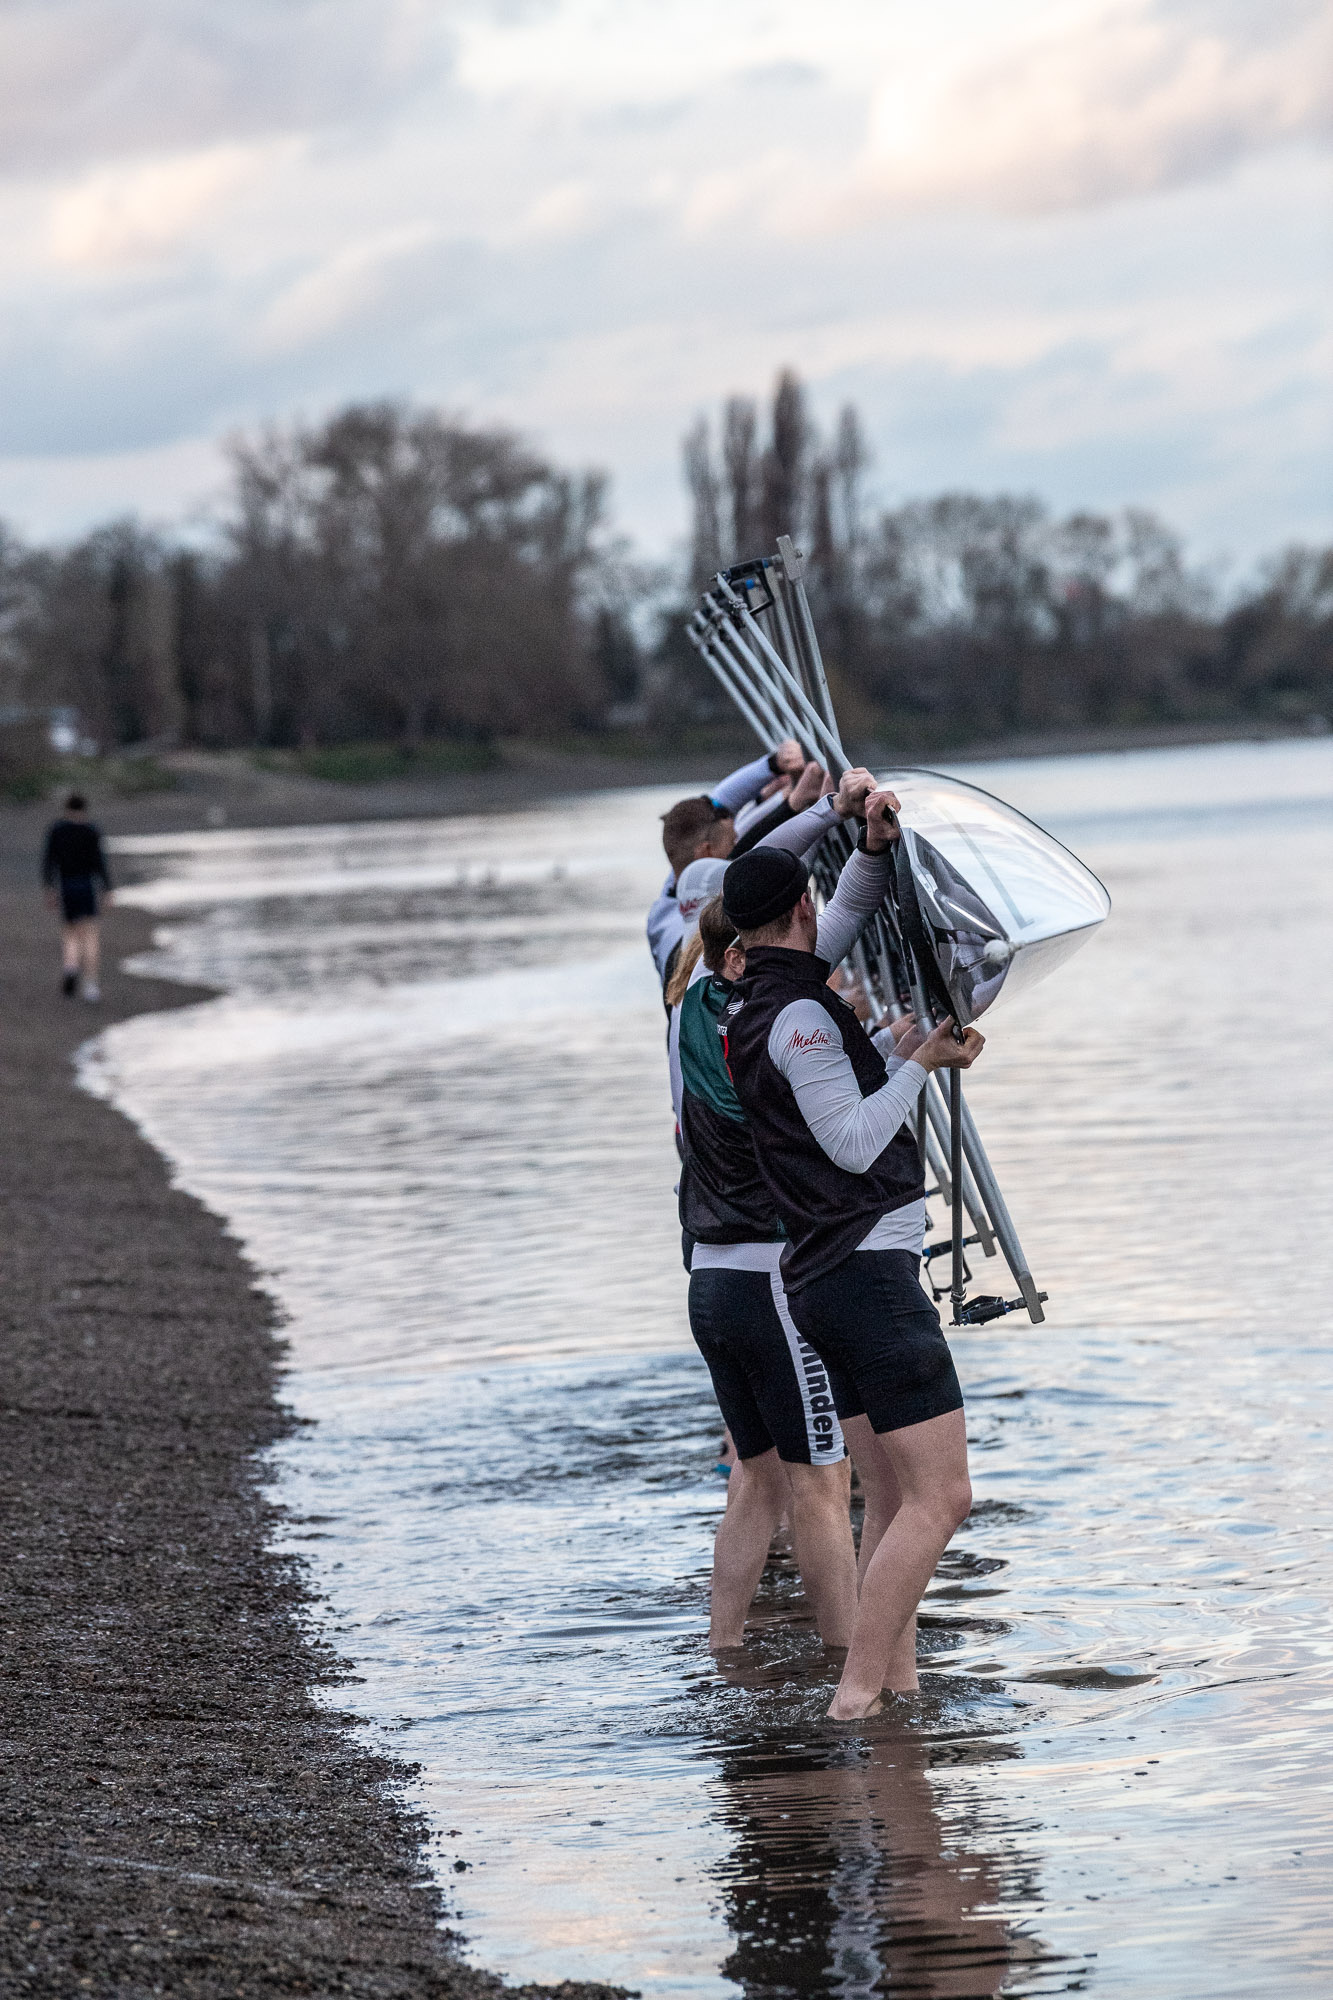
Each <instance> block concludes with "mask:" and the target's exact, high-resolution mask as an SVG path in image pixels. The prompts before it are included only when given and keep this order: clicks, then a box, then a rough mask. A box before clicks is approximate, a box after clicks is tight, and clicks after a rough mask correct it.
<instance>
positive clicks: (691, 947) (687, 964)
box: [663, 931, 702, 1007]
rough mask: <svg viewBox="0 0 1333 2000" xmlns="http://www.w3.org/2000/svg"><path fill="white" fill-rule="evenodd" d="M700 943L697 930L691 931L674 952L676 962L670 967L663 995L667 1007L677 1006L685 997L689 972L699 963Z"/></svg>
mask: <svg viewBox="0 0 1333 2000" xmlns="http://www.w3.org/2000/svg"><path fill="white" fill-rule="evenodd" d="M701 945H702V940H701V938H700V936H699V933H698V931H691V932H690V934H689V936H688V937H687V938H685V939H683V940H682V942H681V947H680V950H679V951H678V952H677V953H676V962H675V964H674V965H673V966H672V968H671V977H670V979H668V981H667V983H666V992H665V994H664V995H663V998H664V999H665V1000H666V1003H667V1006H668V1007H679V1005H680V1003H681V1001H682V1000H683V999H684V998H685V989H686V987H687V986H688V985H689V983H690V974H691V973H692V972H693V970H694V968H695V966H696V965H697V964H698V963H699V952H700V948H701Z"/></svg>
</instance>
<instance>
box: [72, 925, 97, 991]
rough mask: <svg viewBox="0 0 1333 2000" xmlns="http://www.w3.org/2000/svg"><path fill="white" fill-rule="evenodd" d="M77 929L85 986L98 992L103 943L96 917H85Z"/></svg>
mask: <svg viewBox="0 0 1333 2000" xmlns="http://www.w3.org/2000/svg"><path fill="white" fill-rule="evenodd" d="M77 929H78V932H79V958H80V963H81V967H82V971H83V979H84V984H85V986H91V987H92V989H93V991H94V992H96V990H97V973H98V968H99V965H100V963H101V941H100V939H99V937H98V926H97V919H96V917H83V918H81V919H80V921H79V923H78V925H77Z"/></svg>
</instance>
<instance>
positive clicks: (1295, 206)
mask: <svg viewBox="0 0 1333 2000" xmlns="http://www.w3.org/2000/svg"><path fill="white" fill-rule="evenodd" d="M1327 15H1328V9H1327V7H1326V6H1325V5H1324V4H1323V0H932V4H930V5H928V6H923V5H922V4H921V0H814V4H812V0H225V4H223V0H0V230H2V231H3V240H4V248H5V256H4V259H3V264H0V293H2V294H3V313H2V315H0V344H2V348H3V367H4V394H3V397H0V517H5V518H7V519H8V520H9V521H10V522H11V523H12V524H13V525H14V526H16V527H17V528H19V529H20V530H22V531H25V532H27V533H31V534H41V535H49V534H67V533H72V532H74V531H76V530H77V529H79V528H80V527H82V526H83V525H85V524H86V523H88V522H90V521H92V520H95V519H99V518H102V517H104V516H106V515H107V514H110V513H115V512H123V511H126V510H128V509H137V510H138V511H140V512H141V513H143V514H144V515H145V516H147V517H148V518H149V519H153V520H156V521H160V522H170V521H173V520H176V519H180V518H182V517H184V516H186V515H188V514H190V513H191V512H192V511H197V510H198V509H199V508H200V507H201V506H206V505H207V503H208V502H209V500H210V497H211V496H215V495H216V493H217V491H218V489H219V483H220V477H221V474H220V460H219V458H218V455H217V444H216V441H217V440H218V439H219V438H220V437H221V436H223V435H224V434H225V433H226V432H227V431H229V430H231V429H233V428H235V427H237V426H243V425H251V424H255V423H257V422H259V421H262V420H263V419H265V418H268V417H273V416H291V415H295V414H302V415H305V416H315V415H318V414H319V413H320V412H322V411H323V410H326V409H328V408H329V407H331V406H333V405H334V404H336V403H338V402H340V401H343V400H347V399H349V398H353V397H372V396H381V395H386V394H388V395H398V396H409V397H413V398H416V399H421V400H429V401H431V402H435V403H439V404H442V405H444V406H445V407H447V408H449V409H452V410H455V411H459V412H464V413H467V414H469V415H471V416H474V417H477V418H484V419H503V420H505V421H508V422H512V423H515V424H518V425H521V426H522V427H524V428H525V429H528V430H530V431H532V432H533V433H535V434H536V435H537V436H538V438H539V439H540V440H541V441H542V442H543V444H544V445H545V446H546V447H547V448H548V449H549V450H551V451H552V452H553V453H556V454H558V455H559V456H560V457H562V458H564V459H567V460H571V461H574V462H577V463H593V464H599V465H603V466H605V467H607V468H608V469H609V471H610V472H611V473H612V475H613V479H614V494H615V503H616V509H617V513H618V516H619V518H620V519H621V521H622V522H623V523H624V524H625V525H626V526H627V527H628V528H629V529H630V530H631V531H632V532H633V533H634V535H635V536H636V537H637V538H638V541H639V543H640V546H641V547H642V548H643V549H645V550H647V551H653V552H659V551H661V550H662V549H664V548H665V547H666V546H667V545H668V544H669V543H670V542H671V541H672V540H673V538H677V537H679V535H680V534H681V532H682V528H683V504H682V499H681V494H680V481H679V470H678V463H679V457H678V441H679V437H680V433H681V431H682V430H683V428H684V427H685V426H686V424H687V423H688V422H689V421H690V419H691V418H692V417H693V416H694V415H695V414H696V413H697V412H698V411H699V410H701V409H706V408H710V407H713V406H715V405H716V403H717V401H718V399H719V398H720V397H721V396H723V395H725V394H726V393H728V392H730V391H735V390H747V391H754V390H762V389H764V388H765V387H766V386H767V385H768V383H769V382H770V381H771V378H772V376H773V374H774V372H775V370H776V369H777V368H778V367H779V366H781V365H783V364H791V365H794V366H795V367H797V368H798V369H799V370H800V371H801V373H802V374H803V375H804V376H805V377H806V379H807V380H808V381H809V383H810V385H811V389H812V393H813V396H814V401H815V406H816V409H817V411H818V412H819V413H820V414H821V415H822V416H824V417H825V418H827V417H829V416H831V415H832V414H833V413H834V411H835V410H836V408H837V406H838V404H839V403H840V402H841V401H843V400H845V399H847V398H849V397H850V398H853V399H855V400H856V401H857V402H858V403H859V404H860V406H861V408H862V411H863V413H864V415H865V417H866V420H867V424H868V428H869V431H870V434H871V436H872V439H873V442H874V447H875V452H876V470H875V479H876V485H877V489H878V491H879V493H880V495H881V496H882V497H883V499H885V500H886V501H893V500H896V499H899V498H902V497H905V496H908V495H912V494H919V493H927V492H935V491H939V490H941V489H943V488H946V487H953V488H957V487H971V488H974V489H980V490H987V491H994V490H997V489H1000V488H1007V489H1018V490H1023V491H1031V492H1038V493H1041V494H1043V495H1044V496H1046V497H1047V498H1048V499H1049V500H1051V501H1052V502H1053V503H1055V504H1056V505H1059V506H1073V505H1077V504H1089V505H1094V506H1107V507H1109V506H1116V505H1120V504H1124V503H1127V502H1134V503H1140V504H1146V505H1150V506H1154V507H1157V508H1159V509H1160V510H1161V511H1162V512H1163V513H1165V514H1166V515H1167V516H1168V517H1169V518H1171V519H1173V520H1174V521H1176V522H1177V523H1178V524H1179V525H1181V526H1182V527H1183V528H1185V529H1186V530H1187V531H1188V532H1189V533H1190V534H1191V536H1192V537H1193V540H1194V544H1195V546H1196V548H1197V550H1198V551H1199V552H1200V553H1201V554H1209V555H1214V554H1224V553H1229V554H1230V555H1231V556H1233V557H1234V558H1235V559H1236V560H1237V561H1238V562H1240V563H1246V562H1248V561H1250V560H1252V559H1253V557H1254V556H1255V555H1256V554H1257V553H1259V552H1260V551H1262V550H1264V549H1266V548H1269V547H1272V546H1274V545H1276V544H1278V543H1280V542H1282V541H1284V540H1287V539H1291V538H1294V537H1305V538H1311V537H1316V536H1319V537H1328V538H1333V484H1331V481H1330V471H1329V467H1330V463H1331V460H1330V449H1329V448H1330V444H1333V424H1331V423H1330V410H1331V408H1333V396H1331V394H1330V388H1331V383H1333V365H1331V356H1330V348H1331V346H1333V343H1331V342H1330V332H1329V318H1330V315H1329V278H1330V269H1331V266H1333V248H1331V240H1330V219H1331V215H1333V196H1331V188H1333V179H1331V176H1330V99H1331V97H1333V89H1331V84H1330V77H1331V73H1333V66H1331V64H1330V49H1329V37H1328V32H1327V25H1326V23H1327Z"/></svg>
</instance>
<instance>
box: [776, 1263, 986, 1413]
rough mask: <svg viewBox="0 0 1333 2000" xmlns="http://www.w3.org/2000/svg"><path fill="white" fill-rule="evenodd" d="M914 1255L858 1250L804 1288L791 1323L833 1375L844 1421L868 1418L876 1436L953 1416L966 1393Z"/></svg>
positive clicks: (794, 1303)
mask: <svg viewBox="0 0 1333 2000" xmlns="http://www.w3.org/2000/svg"><path fill="white" fill-rule="evenodd" d="M919 1265H920V1259H919V1258H917V1257H915V1256H914V1255H913V1254H912V1252H911V1251H910V1250H853V1252H852V1254H851V1256H850V1257H844V1258H843V1260H842V1262H841V1264H838V1265H836V1266H835V1268H834V1269H833V1270H832V1271H830V1272H829V1274H828V1276H827V1277H824V1278H816V1279H814V1280H813V1281H812V1282H811V1283H810V1284H808V1285H802V1287H801V1289H800V1291H799V1292H798V1293H797V1295H796V1297H795V1298H794V1299H792V1300H791V1302H790V1303H791V1310H792V1316H793V1318H794V1319H795V1321H796V1324H797V1325H798V1326H799V1328H800V1330H801V1332H802V1333H803V1334H804V1335H805V1337H806V1339H807V1340H808V1341H809V1343H810V1345H811V1347H813V1348H814V1350H815V1352H816V1353H817V1354H818V1355H820V1356H821V1357H822V1359H823V1361H824V1363H825V1365H826V1366H827V1368H828V1376H829V1382H830V1385H831V1386H832V1389H833V1400H834V1403H835V1404H836V1406H837V1411H838V1415H839V1416H840V1417H859V1416H862V1415H864V1416H867V1417H869V1419H870V1422H871V1426H872V1428H873V1429H874V1430H876V1431H878V1432H883V1431H902V1430H906V1429H907V1427H908V1425H909V1424H924V1423H928V1422H929V1421H930V1419H931V1418H932V1417H942V1416H945V1415H947V1413H948V1412H949V1411H950V1410H961V1409H962V1407H963V1392H962V1390H961V1389H960V1388H959V1386H958V1375H957V1371H956V1370H955V1368H954V1365H953V1356H952V1355H951V1354H950V1352H949V1343H948V1341H947V1340H946V1339H945V1338H944V1329H943V1328H942V1327H941V1325H940V1316H939V1314H938V1313H937V1312H936V1310H935V1308H934V1306H933V1305H932V1304H931V1302H930V1300H929V1299H928V1298H927V1297H926V1294H925V1293H924V1292H923V1291H922V1289H921V1284H920V1281H919V1280H918V1278H917V1270H918V1268H919Z"/></svg>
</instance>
